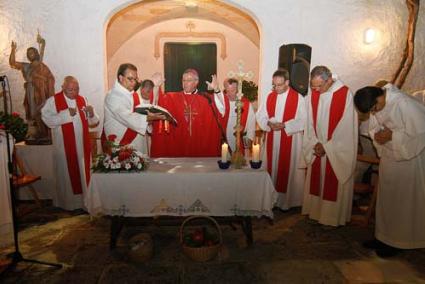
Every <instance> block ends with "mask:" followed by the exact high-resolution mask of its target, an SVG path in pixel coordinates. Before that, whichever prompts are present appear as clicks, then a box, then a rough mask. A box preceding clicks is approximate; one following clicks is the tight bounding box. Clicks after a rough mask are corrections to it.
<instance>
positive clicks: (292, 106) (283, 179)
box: [267, 88, 298, 193]
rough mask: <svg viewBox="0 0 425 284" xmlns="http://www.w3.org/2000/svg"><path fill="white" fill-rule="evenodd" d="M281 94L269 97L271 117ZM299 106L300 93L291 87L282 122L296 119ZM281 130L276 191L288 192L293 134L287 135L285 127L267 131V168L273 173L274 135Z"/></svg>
mask: <svg viewBox="0 0 425 284" xmlns="http://www.w3.org/2000/svg"><path fill="white" fill-rule="evenodd" d="M278 96H279V95H278V94H277V93H276V92H272V93H270V95H269V96H268V97H267V113H268V116H269V117H274V116H275V109H276V101H277V97H278ZM297 108H298V93H297V92H296V91H295V90H294V89H292V88H289V91H288V96H287V98H286V103H285V110H284V112H283V117H282V118H281V119H280V121H282V122H286V121H288V120H291V119H294V118H295V114H296V113H297ZM277 132H280V146H279V147H280V148H279V149H280V151H279V162H278V165H277V180H276V191H277V192H284V193H286V191H287V189H288V179H289V171H290V166H291V150H292V136H288V135H286V132H285V130H284V129H282V130H280V131H273V130H272V131H270V132H268V133H267V170H268V172H269V174H271V173H272V166H274V167H276V165H272V160H273V157H272V154H273V136H274V135H275V134H276V133H277Z"/></svg>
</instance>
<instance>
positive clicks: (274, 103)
mask: <svg viewBox="0 0 425 284" xmlns="http://www.w3.org/2000/svg"><path fill="white" fill-rule="evenodd" d="M305 121H306V110H305V102H304V98H303V96H301V95H300V94H299V93H298V92H297V91H295V90H294V89H292V88H291V87H289V73H288V71H287V70H284V69H279V70H277V71H276V72H274V74H273V91H272V92H271V93H270V94H269V95H268V96H267V97H266V98H265V99H264V100H263V102H262V104H261V106H260V108H259V110H258V112H257V122H258V125H259V126H260V127H261V129H262V130H264V131H266V133H267V134H266V143H265V144H266V151H265V153H266V159H265V160H266V161H267V169H268V171H269V173H270V176H271V177H272V180H273V183H274V185H275V188H276V191H277V192H278V199H277V202H276V206H277V207H279V208H280V209H282V210H288V209H289V208H291V207H296V206H301V205H302V201H303V190H304V180H305V166H304V164H303V163H301V161H302V159H303V157H302V136H303V130H304V126H305ZM263 160H264V159H263Z"/></svg>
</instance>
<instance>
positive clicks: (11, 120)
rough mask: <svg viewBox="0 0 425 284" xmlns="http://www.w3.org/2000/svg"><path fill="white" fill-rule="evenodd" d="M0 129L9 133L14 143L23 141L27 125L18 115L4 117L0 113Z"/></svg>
mask: <svg viewBox="0 0 425 284" xmlns="http://www.w3.org/2000/svg"><path fill="white" fill-rule="evenodd" d="M0 129H3V130H7V131H9V133H10V134H12V136H13V137H14V138H15V141H16V142H21V141H23V140H25V137H26V135H27V131H28V124H26V123H25V122H24V120H23V119H22V118H21V116H20V115H19V113H17V112H12V114H8V115H6V114H5V113H4V112H2V111H1V112H0Z"/></svg>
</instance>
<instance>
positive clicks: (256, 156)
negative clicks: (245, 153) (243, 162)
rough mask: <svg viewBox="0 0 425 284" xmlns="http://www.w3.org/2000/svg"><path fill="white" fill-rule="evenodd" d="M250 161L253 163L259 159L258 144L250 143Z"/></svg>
mask: <svg viewBox="0 0 425 284" xmlns="http://www.w3.org/2000/svg"><path fill="white" fill-rule="evenodd" d="M252 161H253V162H255V163H258V162H259V161H260V144H253V145H252Z"/></svg>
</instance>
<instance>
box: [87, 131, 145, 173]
mask: <svg viewBox="0 0 425 284" xmlns="http://www.w3.org/2000/svg"><path fill="white" fill-rule="evenodd" d="M116 138H117V136H116V135H109V136H108V140H107V141H106V142H105V143H106V145H104V146H105V149H106V152H105V153H103V154H100V155H98V156H97V158H96V161H95V162H94V165H93V167H92V169H93V171H95V172H110V171H118V172H121V171H125V172H130V171H136V172H139V171H143V170H145V169H146V168H147V161H146V159H145V158H143V157H142V155H141V153H139V152H138V151H136V150H134V149H133V148H132V147H130V146H127V145H125V146H122V145H119V144H118V143H116V142H115V139H116Z"/></svg>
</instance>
